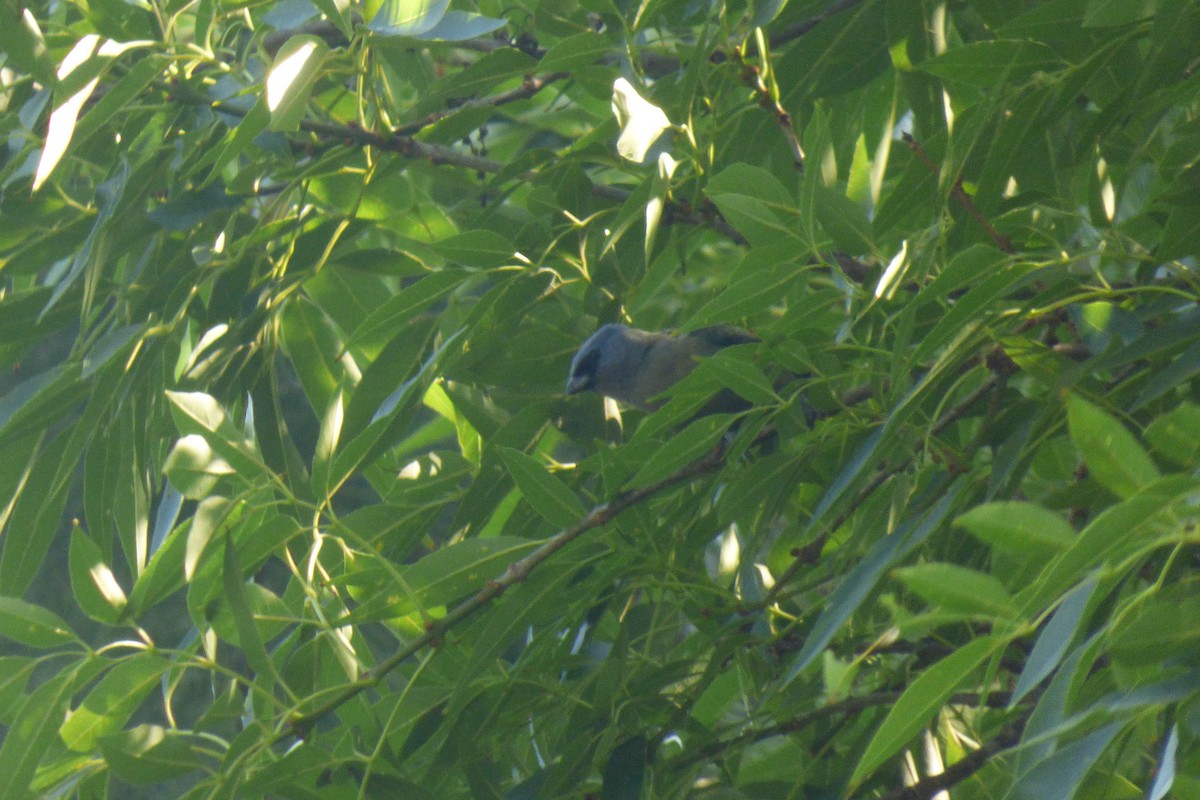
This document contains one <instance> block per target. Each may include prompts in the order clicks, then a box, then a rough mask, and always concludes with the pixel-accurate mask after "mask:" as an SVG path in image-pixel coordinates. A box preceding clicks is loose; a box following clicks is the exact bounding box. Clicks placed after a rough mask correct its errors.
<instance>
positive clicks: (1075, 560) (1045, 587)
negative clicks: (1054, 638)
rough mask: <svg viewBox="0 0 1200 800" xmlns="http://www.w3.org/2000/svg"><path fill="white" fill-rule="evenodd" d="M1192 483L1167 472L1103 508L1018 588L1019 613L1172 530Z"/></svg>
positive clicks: (1037, 608)
mask: <svg viewBox="0 0 1200 800" xmlns="http://www.w3.org/2000/svg"><path fill="white" fill-rule="evenodd" d="M1198 488H1200V481H1198V480H1196V479H1194V478H1191V477H1187V476H1182V475H1178V476H1170V477H1167V478H1164V479H1162V480H1160V481H1157V482H1156V483H1154V484H1152V485H1150V486H1148V487H1146V488H1145V489H1143V490H1142V491H1141V492H1138V493H1137V494H1135V495H1134V496H1133V497H1130V498H1129V499H1127V500H1124V501H1122V502H1120V503H1118V504H1117V505H1115V506H1112V507H1111V508H1108V509H1105V511H1104V512H1103V513H1101V514H1100V515H1099V516H1097V517H1096V518H1095V519H1094V520H1092V522H1091V524H1089V525H1088V526H1087V527H1086V528H1084V529H1083V530H1082V531H1081V532H1080V533H1079V536H1078V537H1076V540H1075V543H1074V544H1072V545H1071V547H1070V548H1069V549H1068V550H1067V551H1066V552H1064V553H1062V554H1061V555H1059V556H1057V557H1056V558H1054V559H1053V560H1052V561H1050V562H1049V563H1048V564H1047V565H1046V567H1045V569H1043V570H1042V573H1041V574H1040V575H1038V576H1037V577H1036V578H1035V579H1034V580H1033V581H1032V582H1031V583H1030V585H1029V587H1028V588H1026V589H1025V590H1023V591H1022V592H1021V593H1020V595H1019V597H1018V600H1019V601H1021V602H1022V612H1021V615H1022V616H1023V617H1025V618H1030V617H1032V616H1035V615H1036V614H1039V613H1040V612H1041V611H1042V609H1043V608H1045V606H1046V605H1047V604H1049V603H1052V602H1054V601H1055V600H1056V599H1057V598H1058V597H1059V596H1060V595H1061V594H1063V593H1064V592H1066V591H1068V590H1069V589H1070V588H1071V587H1072V586H1074V585H1075V584H1076V583H1079V582H1080V581H1082V580H1084V578H1085V577H1086V576H1087V574H1088V573H1089V572H1091V571H1092V570H1093V569H1094V568H1095V567H1097V566H1099V565H1100V564H1103V563H1105V562H1106V561H1108V560H1110V559H1114V558H1118V557H1120V556H1121V555H1123V554H1128V553H1132V552H1136V551H1137V550H1140V549H1142V548H1143V547H1145V546H1146V545H1147V543H1149V542H1152V541H1154V540H1155V538H1156V537H1159V536H1162V535H1166V534H1169V533H1171V532H1173V531H1176V530H1177V528H1178V521H1177V516H1176V515H1177V514H1179V513H1180V512H1184V513H1187V512H1186V509H1187V508H1188V503H1189V502H1190V501H1189V499H1188V498H1189V497H1191V496H1192V494H1193V493H1194V492H1195V491H1197V489H1198Z"/></svg>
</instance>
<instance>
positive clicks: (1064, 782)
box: [1012, 721, 1126, 800]
mask: <svg viewBox="0 0 1200 800" xmlns="http://www.w3.org/2000/svg"><path fill="white" fill-rule="evenodd" d="M1125 724H1126V723H1125V721H1121V722H1114V723H1112V724H1110V725H1106V726H1104V727H1103V728H1101V729H1099V730H1097V731H1094V732H1093V733H1090V734H1088V735H1087V736H1085V737H1083V738H1082V739H1080V740H1079V741H1077V742H1072V743H1071V744H1069V745H1067V746H1066V747H1063V748H1061V749H1060V750H1058V751H1057V752H1055V753H1054V754H1053V755H1051V756H1050V757H1048V758H1046V759H1045V760H1043V761H1041V762H1039V763H1038V764H1037V765H1036V766H1035V767H1034V768H1033V769H1031V770H1029V771H1028V772H1027V773H1025V774H1024V775H1023V776H1021V779H1020V780H1019V781H1018V782H1017V784H1016V785H1015V786H1013V789H1012V793H1013V797H1014V798H1020V799H1024V798H1028V800H1071V798H1073V797H1075V796H1076V794H1077V793H1078V791H1079V787H1080V784H1081V783H1082V782H1083V779H1084V777H1085V776H1086V775H1087V773H1088V770H1090V769H1091V768H1092V766H1093V765H1094V764H1095V763H1096V762H1097V761H1098V760H1099V759H1100V756H1101V755H1103V754H1104V751H1105V750H1106V749H1107V748H1108V745H1109V743H1110V742H1112V740H1113V738H1115V737H1116V735H1117V734H1118V733H1120V731H1121V729H1122V728H1123V727H1125Z"/></svg>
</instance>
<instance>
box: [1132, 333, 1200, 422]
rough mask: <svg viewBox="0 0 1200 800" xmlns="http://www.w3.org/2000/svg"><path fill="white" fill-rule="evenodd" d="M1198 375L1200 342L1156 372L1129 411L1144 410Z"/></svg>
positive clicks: (1199, 368) (1199, 369) (1143, 387)
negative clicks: (1149, 404) (1152, 402)
mask: <svg viewBox="0 0 1200 800" xmlns="http://www.w3.org/2000/svg"><path fill="white" fill-rule="evenodd" d="M1197 374H1200V341H1196V342H1194V343H1193V344H1192V346H1191V347H1189V348H1188V349H1187V350H1184V351H1183V352H1182V353H1180V354H1179V355H1177V356H1175V358H1173V359H1171V363H1170V364H1168V365H1167V366H1166V368H1165V369H1160V370H1156V371H1155V372H1154V374H1153V375H1151V376H1150V379H1149V380H1148V381H1146V383H1145V385H1143V386H1142V390H1141V391H1140V392H1138V396H1137V398H1136V399H1135V400H1134V401H1133V403H1132V404H1131V405H1130V406H1129V410H1130V411H1137V410H1138V409H1140V408H1143V407H1144V406H1146V405H1147V404H1148V403H1150V402H1151V401H1153V400H1157V399H1158V398H1160V397H1162V396H1163V395H1164V394H1166V393H1167V392H1169V391H1171V390H1172V389H1174V388H1175V387H1176V386H1178V385H1179V384H1181V383H1183V382H1185V381H1189V380H1191V379H1192V378H1194V377H1195V376H1196V375H1197Z"/></svg>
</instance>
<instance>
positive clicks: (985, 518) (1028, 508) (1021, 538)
mask: <svg viewBox="0 0 1200 800" xmlns="http://www.w3.org/2000/svg"><path fill="white" fill-rule="evenodd" d="M954 524H955V525H959V526H961V527H963V528H966V529H967V530H968V531H970V532H971V535H972V536H974V537H975V538H977V539H979V540H980V541H983V542H986V543H988V544H989V545H991V546H992V548H993V549H995V550H996V551H998V552H1004V553H1008V554H1009V555H1012V556H1015V557H1018V558H1021V557H1026V556H1030V555H1033V556H1035V557H1038V558H1049V557H1051V556H1053V555H1055V554H1056V553H1061V552H1063V551H1064V550H1066V549H1067V548H1069V547H1070V546H1071V545H1072V544H1074V542H1075V539H1076V535H1075V529H1074V528H1072V527H1071V525H1070V523H1068V522H1067V521H1066V520H1065V519H1063V518H1062V517H1060V516H1059V515H1058V514H1055V513H1054V512H1053V511H1050V510H1049V509H1046V508H1042V507H1041V506H1039V505H1036V504H1034V503H1022V502H1019V501H1015V500H1009V501H1000V502H995V503H985V504H984V505H981V506H976V507H975V508H972V509H971V510H970V511H968V512H967V513H965V514H963V515H962V516H961V517H959V518H958V519H956V520H954Z"/></svg>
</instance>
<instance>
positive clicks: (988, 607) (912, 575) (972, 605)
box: [896, 562, 1016, 619]
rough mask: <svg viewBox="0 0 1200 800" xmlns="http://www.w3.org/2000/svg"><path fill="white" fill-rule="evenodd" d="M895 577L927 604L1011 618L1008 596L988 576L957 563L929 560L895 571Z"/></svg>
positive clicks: (946, 608)
mask: <svg viewBox="0 0 1200 800" xmlns="http://www.w3.org/2000/svg"><path fill="white" fill-rule="evenodd" d="M896 577H898V578H899V579H900V580H901V581H903V582H904V583H905V585H907V586H908V588H909V589H911V590H913V591H914V592H916V593H917V594H919V595H920V596H921V598H922V599H924V600H925V602H927V603H929V604H930V605H934V606H938V607H939V608H941V609H943V610H945V611H949V612H951V613H956V614H973V615H980V616H984V617H989V618H991V617H997V618H1000V619H1012V618H1013V617H1014V616H1015V614H1016V607H1015V605H1014V604H1013V599H1012V595H1010V594H1009V593H1008V590H1007V589H1005V588H1004V584H1002V583H1001V582H1000V581H998V580H996V579H995V578H994V577H992V576H991V575H988V574H987V573H984V572H979V571H977V570H973V569H968V568H967V567H962V566H959V565H957V564H948V563H945V562H930V563H927V564H918V565H917V566H914V567H905V568H904V569H898V570H896Z"/></svg>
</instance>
